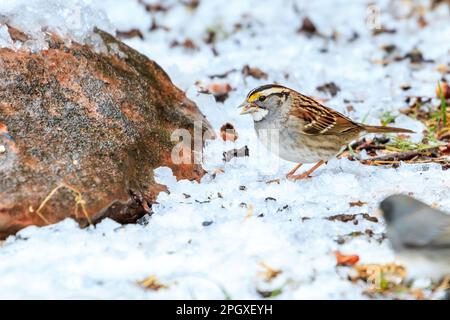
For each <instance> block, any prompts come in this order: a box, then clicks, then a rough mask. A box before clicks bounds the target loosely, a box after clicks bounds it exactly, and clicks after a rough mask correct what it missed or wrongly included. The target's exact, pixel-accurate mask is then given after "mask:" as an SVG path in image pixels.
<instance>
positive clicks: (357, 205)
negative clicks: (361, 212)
mask: <svg viewBox="0 0 450 320" xmlns="http://www.w3.org/2000/svg"><path fill="white" fill-rule="evenodd" d="M365 204H367V202H362V201H361V200H358V201H352V202H349V205H350V207H362V206H363V205H365Z"/></svg>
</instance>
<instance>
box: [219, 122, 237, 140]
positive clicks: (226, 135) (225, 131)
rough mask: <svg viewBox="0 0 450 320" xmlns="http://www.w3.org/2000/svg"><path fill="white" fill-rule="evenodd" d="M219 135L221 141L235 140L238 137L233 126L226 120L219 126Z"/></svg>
mask: <svg viewBox="0 0 450 320" xmlns="http://www.w3.org/2000/svg"><path fill="white" fill-rule="evenodd" d="M220 136H221V137H222V140H223V141H233V142H234V141H236V140H237V139H238V138H239V135H238V134H237V132H236V129H235V128H234V126H233V125H232V124H231V123H229V122H227V123H225V124H224V125H223V126H222V127H221V128H220Z"/></svg>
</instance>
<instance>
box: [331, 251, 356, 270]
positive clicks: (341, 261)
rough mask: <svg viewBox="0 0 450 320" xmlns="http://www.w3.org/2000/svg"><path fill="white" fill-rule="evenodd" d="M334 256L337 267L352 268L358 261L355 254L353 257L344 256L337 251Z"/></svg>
mask: <svg viewBox="0 0 450 320" xmlns="http://www.w3.org/2000/svg"><path fill="white" fill-rule="evenodd" d="M334 255H335V257H336V265H337V266H353V265H355V264H356V263H358V261H359V256H358V255H356V254H353V255H344V254H342V253H340V252H339V251H335V252H334Z"/></svg>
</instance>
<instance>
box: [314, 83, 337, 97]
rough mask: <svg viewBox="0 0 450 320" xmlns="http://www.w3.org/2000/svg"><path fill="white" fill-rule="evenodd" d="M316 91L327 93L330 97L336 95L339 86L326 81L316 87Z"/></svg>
mask: <svg viewBox="0 0 450 320" xmlns="http://www.w3.org/2000/svg"><path fill="white" fill-rule="evenodd" d="M316 89H317V90H318V91H321V92H325V93H329V94H330V95H331V96H332V97H334V96H336V95H337V93H338V92H339V91H341V88H339V87H338V86H337V85H336V83H334V82H328V83H325V84H323V85H321V86H318V87H317V88H316Z"/></svg>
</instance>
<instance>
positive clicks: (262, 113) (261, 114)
mask: <svg viewBox="0 0 450 320" xmlns="http://www.w3.org/2000/svg"><path fill="white" fill-rule="evenodd" d="M268 113H269V110H267V109H262V108H259V109H258V111H257V112H253V113H252V117H253V120H254V121H261V120H262V119H264V118H265V117H266V116H267V114H268Z"/></svg>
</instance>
